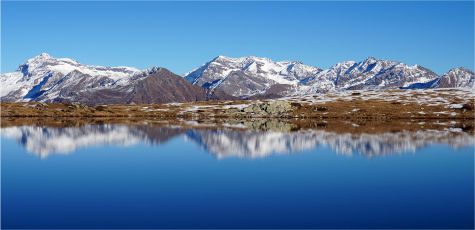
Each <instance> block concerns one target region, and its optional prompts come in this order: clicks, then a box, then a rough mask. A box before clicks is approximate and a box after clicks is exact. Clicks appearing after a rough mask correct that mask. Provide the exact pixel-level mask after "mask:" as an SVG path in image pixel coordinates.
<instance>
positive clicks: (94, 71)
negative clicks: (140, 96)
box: [0, 53, 140, 101]
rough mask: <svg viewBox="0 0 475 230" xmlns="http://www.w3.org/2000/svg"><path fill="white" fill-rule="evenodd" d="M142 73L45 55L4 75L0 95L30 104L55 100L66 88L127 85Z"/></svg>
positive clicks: (127, 68)
mask: <svg viewBox="0 0 475 230" xmlns="http://www.w3.org/2000/svg"><path fill="white" fill-rule="evenodd" d="M138 73H140V70H138V69H135V68H131V67H103V66H88V65H82V64H80V63H79V62H77V61H74V60H72V59H69V58H58V59H56V58H53V57H51V56H50V55H48V54H46V53H42V54H40V55H38V56H36V57H34V58H31V59H29V60H28V61H27V62H26V63H25V64H23V65H20V67H19V68H18V70H17V71H16V72H13V73H6V74H1V75H0V84H1V85H2V87H1V93H0V96H1V97H2V100H10V101H29V100H32V99H35V98H37V97H42V98H44V99H45V100H48V99H50V100H52V99H53V98H54V97H55V96H58V94H59V91H60V90H61V89H65V88H73V87H76V90H88V89H92V88H107V87H110V86H112V85H127V84H128V79H129V78H130V77H131V76H133V75H135V74H138Z"/></svg>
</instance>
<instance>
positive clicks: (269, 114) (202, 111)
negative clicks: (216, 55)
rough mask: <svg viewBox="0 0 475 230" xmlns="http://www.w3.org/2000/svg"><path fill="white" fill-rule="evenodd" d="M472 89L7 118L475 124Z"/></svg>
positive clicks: (25, 112) (21, 105)
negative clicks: (426, 121) (464, 121)
mask: <svg viewBox="0 0 475 230" xmlns="http://www.w3.org/2000/svg"><path fill="white" fill-rule="evenodd" d="M474 107H475V93H474V92H472V91H470V90H460V89H444V90H410V91H408V90H388V91H347V92H339V93H328V94H319V95H307V96H298V97H285V98H277V99H264V100H235V101H197V102H185V103H167V104H143V105H142V104H140V105H139V104H127V105H117V104H116V105H97V106H88V105H83V104H79V103H43V102H2V103H1V104H0V109H1V116H2V117H82V118H86V117H117V118H118V117H123V118H130V117H135V118H167V119H170V118H172V119H223V118H239V119H242V118H281V119H316V120H324V119H344V120H392V119H400V120H408V119H415V120H426V119H441V120H459V119H462V120H470V119H471V120H473V119H475V110H474Z"/></svg>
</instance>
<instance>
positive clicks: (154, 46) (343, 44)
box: [1, 1, 474, 74]
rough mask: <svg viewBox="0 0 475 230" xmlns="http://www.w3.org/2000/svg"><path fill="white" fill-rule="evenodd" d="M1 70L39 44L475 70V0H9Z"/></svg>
mask: <svg viewBox="0 0 475 230" xmlns="http://www.w3.org/2000/svg"><path fill="white" fill-rule="evenodd" d="M1 4H2V15H1V19H2V20H1V25H2V28H1V29H2V30H1V38H2V40H1V45H2V47H1V48H2V49H1V57H2V59H1V67H2V70H1V72H3V73H4V72H10V71H13V70H15V69H16V68H17V67H18V65H19V64H21V63H24V61H25V60H26V59H28V58H30V57H32V56H35V55H37V54H39V53H41V52H47V53H50V54H51V55H53V56H56V57H70V58H73V59H75V60H78V61H80V62H82V63H85V64H94V65H107V66H118V65H127V66H134V67H137V68H147V67H150V66H162V67H166V68H169V69H170V70H172V71H174V72H176V73H177V74H183V73H185V72H187V71H189V70H191V69H193V68H195V67H197V66H199V65H201V64H203V63H205V62H207V61H209V60H210V59H212V58H213V57H215V56H217V55H226V56H231V57H238V56H247V55H255V56H264V57H269V58H271V59H274V60H300V61H303V62H304V63H306V64H309V65H315V66H319V67H321V68H327V67H330V66H331V65H333V64H335V63H337V62H340V61H345V60H362V59H364V58H366V57H368V56H375V57H377V58H382V59H392V60H399V61H402V62H405V63H408V64H416V63H417V64H421V65H423V66H425V67H428V68H430V69H432V70H434V71H435V72H437V73H443V72H446V71H448V70H449V69H450V68H453V67H458V66H465V67H468V68H470V69H472V70H473V69H474V3H473V2H472V1H468V2H5V1H2V3H1Z"/></svg>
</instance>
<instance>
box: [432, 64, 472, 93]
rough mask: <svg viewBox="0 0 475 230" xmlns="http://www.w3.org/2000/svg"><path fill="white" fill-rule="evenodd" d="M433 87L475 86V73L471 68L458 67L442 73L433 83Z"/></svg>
mask: <svg viewBox="0 0 475 230" xmlns="http://www.w3.org/2000/svg"><path fill="white" fill-rule="evenodd" d="M432 87H433V88H472V89H473V88H475V73H474V72H473V71H471V70H469V69H466V68H463V67H458V68H454V69H451V70H450V71H449V72H447V73H446V74H444V75H442V77H440V79H438V80H437V81H436V82H434V84H433V85H432Z"/></svg>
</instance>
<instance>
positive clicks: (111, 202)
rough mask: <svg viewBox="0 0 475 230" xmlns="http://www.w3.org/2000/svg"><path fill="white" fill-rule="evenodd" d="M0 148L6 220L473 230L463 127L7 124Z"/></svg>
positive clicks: (10, 224) (60, 224)
mask: <svg viewBox="0 0 475 230" xmlns="http://www.w3.org/2000/svg"><path fill="white" fill-rule="evenodd" d="M454 131H456V132H454ZM1 148H2V221H3V227H5V228H40V227H41V228H118V227H121V228H350V227H351V228H472V227H473V214H474V212H473V204H474V198H473V192H474V189H473V187H474V182H473V180H474V176H473V169H474V166H473V165H474V163H473V162H474V161H473V160H474V155H473V151H474V139H473V134H471V133H466V132H460V130H449V129H445V130H421V131H416V132H409V131H404V132H384V133H373V134H371V133H359V134H354V133H353V134H351V133H342V132H332V131H327V130H318V129H313V130H299V131H295V132H279V131H259V130H255V129H245V130H236V129H231V128H226V129H216V128H213V129H210V128H195V129H185V128H181V127H179V126H173V127H170V126H147V125H137V126H127V125H85V126H79V127H63V128H51V127H38V126H12V127H7V128H2V147H1ZM66 155H67V156H66ZM33 156H37V157H33ZM349 156H351V157H349Z"/></svg>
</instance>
